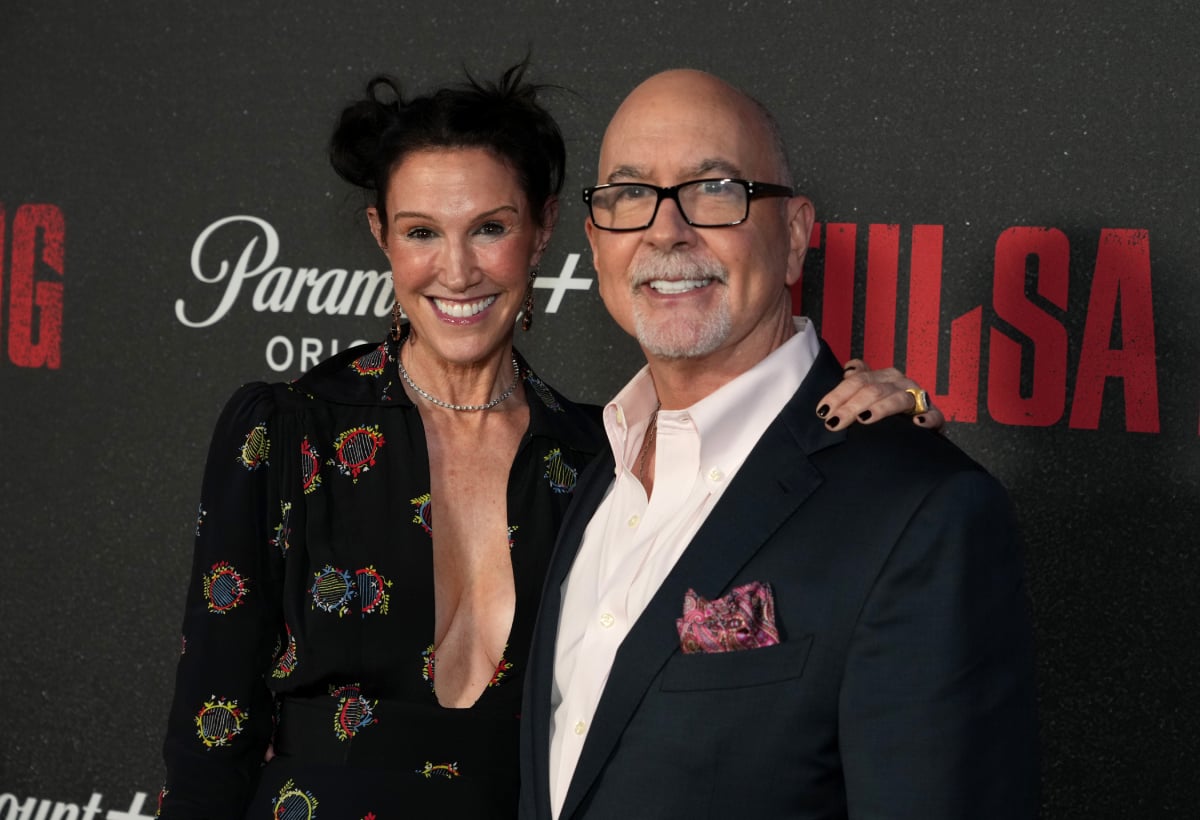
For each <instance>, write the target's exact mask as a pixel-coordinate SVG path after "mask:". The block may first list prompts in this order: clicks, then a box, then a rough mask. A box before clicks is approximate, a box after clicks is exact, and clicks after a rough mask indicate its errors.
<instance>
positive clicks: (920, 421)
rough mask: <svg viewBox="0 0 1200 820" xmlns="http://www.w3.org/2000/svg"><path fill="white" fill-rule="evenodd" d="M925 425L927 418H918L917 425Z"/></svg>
mask: <svg viewBox="0 0 1200 820" xmlns="http://www.w3.org/2000/svg"><path fill="white" fill-rule="evenodd" d="M924 423H925V417H924V416H917V424H924Z"/></svg>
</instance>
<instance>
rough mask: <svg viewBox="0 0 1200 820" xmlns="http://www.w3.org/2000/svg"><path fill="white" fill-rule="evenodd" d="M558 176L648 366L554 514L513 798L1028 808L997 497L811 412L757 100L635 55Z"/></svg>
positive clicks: (979, 475) (1009, 583)
mask: <svg viewBox="0 0 1200 820" xmlns="http://www.w3.org/2000/svg"><path fill="white" fill-rule="evenodd" d="M584 198H585V201H586V202H587V203H588V209H589V216H588V220H587V223H586V230H587V235H588V239H589V241H590V243H591V248H592V254H593V257H594V262H595V267H596V270H597V273H598V276H599V282H600V294H601V296H602V298H603V300H604V303H605V306H606V307H607V308H608V310H609V312H610V313H611V314H612V316H613V318H614V319H615V320H616V322H617V323H618V324H619V325H620V326H621V327H622V328H623V329H624V330H626V331H627V332H628V333H630V334H631V335H633V336H635V337H636V338H637V340H638V343H639V345H640V346H641V348H642V350H643V352H644V353H645V355H646V361H647V366H646V367H645V368H644V369H643V370H642V371H640V372H639V373H638V374H637V375H636V376H635V377H634V378H633V379H632V381H630V382H629V384H628V385H627V386H626V387H625V388H624V389H622V390H621V392H620V393H618V394H617V396H616V397H615V398H614V399H613V400H612V401H611V402H610V403H609V404H608V405H607V406H606V407H605V410H604V423H605V427H606V429H607V432H608V438H609V441H610V444H611V448H612V452H611V453H610V454H609V455H608V458H607V460H606V459H604V458H600V459H598V460H597V461H598V463H597V464H595V465H593V467H592V469H591V470H590V471H589V472H588V473H587V474H585V476H584V477H583V478H582V479H581V480H580V482H579V484H578V486H577V488H576V492H575V501H574V503H573V506H572V508H571V511H570V512H569V513H568V517H567V520H566V522H565V524H564V526H563V529H562V532H561V534H560V536H559V541H558V546H557V551H556V554H555V558H554V559H553V562H552V565H551V569H550V574H549V577H548V580H547V586H546V590H545V597H544V598H543V604H542V611H541V615H540V619H539V623H538V627H537V631H536V634H535V641H534V648H533V653H532V655H531V658H530V676H529V680H528V684H527V689H526V697H525V705H524V711H523V720H522V746H521V753H522V795H521V801H522V802H521V816H522V817H523V818H526V820H530V819H531V818H584V817H587V818H618V817H619V818H648V817H653V818H657V817H680V818H683V817H687V818H691V817H743V818H774V817H780V818H782V817H787V818H847V817H852V818H914V820H915V819H916V818H920V820H931V819H938V818H971V820H980V819H981V818H1001V817H1003V818H1021V817H1033V816H1035V814H1036V810H1037V779H1038V766H1037V752H1036V749H1037V726H1036V717H1035V692H1034V682H1033V662H1032V648H1031V643H1032V641H1031V628H1030V622H1029V615H1028V606H1027V595H1026V591H1025V587H1024V581H1023V572H1022V567H1021V560H1020V554H1019V552H1020V550H1019V542H1018V536H1017V532H1016V526H1015V524H1014V521H1013V516H1012V512H1011V510H1010V507H1009V503H1008V498H1007V495H1006V493H1005V491H1004V490H1003V488H1002V487H1001V486H1000V485H999V484H998V483H997V482H996V481H995V480H994V479H993V478H992V477H991V476H989V475H988V474H987V473H986V472H985V471H984V470H983V469H982V468H981V467H980V466H979V465H978V464H976V463H975V462H973V461H971V460H970V459H969V458H968V457H967V456H965V455H964V454H963V453H962V452H960V451H959V450H958V449H956V448H955V447H954V446H953V445H952V444H950V443H949V442H948V441H946V440H945V439H944V438H943V437H941V436H934V435H929V434H928V433H925V432H923V431H921V430H919V429H917V428H915V427H913V426H912V425H910V424H908V423H906V422H904V421H902V420H897V419H888V420H885V421H883V422H880V423H878V424H874V425H871V426H859V425H856V426H855V427H852V428H850V429H848V430H844V431H838V430H833V429H831V425H828V424H826V423H823V422H822V420H821V419H819V418H817V417H815V416H814V414H813V413H812V410H811V408H812V407H813V406H814V405H816V404H817V403H818V402H817V400H818V399H819V398H820V397H821V396H822V395H824V394H825V393H827V392H828V391H829V390H830V389H832V388H833V387H834V386H835V385H836V384H837V382H838V380H839V379H840V377H841V373H842V371H841V367H840V366H839V365H838V363H837V361H836V360H835V358H834V357H833V355H832V353H831V352H830V350H829V349H828V348H827V347H826V346H825V345H824V344H823V343H822V342H821V341H820V340H819V339H818V337H817V334H816V332H815V329H814V328H813V326H812V324H811V323H809V322H808V321H806V320H805V319H803V318H799V319H794V318H793V317H792V315H791V300H790V297H789V292H788V288H789V286H791V285H792V284H793V283H794V282H796V281H797V280H798V278H799V276H800V272H801V266H802V264H803V261H804V255H805V252H806V250H807V247H808V238H809V232H810V230H811V228H812V224H813V205H812V203H811V202H809V200H807V199H806V198H804V197H803V196H798V195H795V193H794V192H793V191H792V189H791V188H790V187H789V179H788V171H787V160H786V154H785V151H784V148H783V147H782V142H781V140H780V138H779V135H778V129H777V128H776V126H775V124H774V122H773V121H772V120H771V118H770V116H769V115H768V114H767V112H766V111H765V110H764V109H763V108H762V107H761V106H760V105H759V104H758V103H756V102H755V101H754V100H753V99H751V98H749V97H748V96H746V95H745V94H743V93H742V92H740V91H738V90H737V89H735V88H733V87H731V86H730V85H728V84H726V83H724V82H722V81H721V80H719V79H717V78H715V77H713V76H711V75H708V74H704V73H702V72H697V71H684V70H677V71H668V72H664V73H662V74H658V75H655V76H654V77H651V78H650V79H648V80H646V81H645V82H644V83H642V84H641V85H639V86H638V87H637V88H636V89H635V90H634V91H633V92H632V93H631V94H630V95H629V96H628V97H627V98H626V99H625V101H624V102H623V103H622V105H621V106H620V108H619V109H618V110H617V112H616V114H615V116H614V117H613V119H612V122H611V123H610V124H609V127H608V129H607V131H606V132H605V135H604V141H603V144H602V147H601V151H600V168H599V184H598V185H596V186H594V187H592V188H589V189H587V190H586V191H585V192H584Z"/></svg>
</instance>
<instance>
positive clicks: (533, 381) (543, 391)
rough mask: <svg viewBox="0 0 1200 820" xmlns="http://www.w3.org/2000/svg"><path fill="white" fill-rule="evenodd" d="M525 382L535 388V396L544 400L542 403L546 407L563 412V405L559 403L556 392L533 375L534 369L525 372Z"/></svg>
mask: <svg viewBox="0 0 1200 820" xmlns="http://www.w3.org/2000/svg"><path fill="white" fill-rule="evenodd" d="M525 383H526V384H528V385H529V387H530V388H531V389H532V390H533V393H534V395H535V396H537V397H538V398H539V399H541V400H542V404H544V405H546V409H547V410H549V411H551V412H552V413H561V412H563V409H562V405H561V404H559V403H558V399H556V398H554V393H553V392H551V390H550V388H549V387H548V386H547V385H546V383H545V382H544V381H542V380H541V379H539V378H538V377H537V376H535V375H533V371H532V370H531V371H529V372H528V373H526V374H525Z"/></svg>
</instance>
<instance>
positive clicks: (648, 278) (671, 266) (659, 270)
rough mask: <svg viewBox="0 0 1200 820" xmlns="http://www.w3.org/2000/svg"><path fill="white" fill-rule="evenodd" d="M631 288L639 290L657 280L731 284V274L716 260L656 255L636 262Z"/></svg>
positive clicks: (632, 272) (680, 255) (672, 254)
mask: <svg viewBox="0 0 1200 820" xmlns="http://www.w3.org/2000/svg"><path fill="white" fill-rule="evenodd" d="M631 274H632V275H631V278H630V286H631V287H632V288H633V289H634V290H637V289H638V288H640V287H641V286H642V285H645V284H646V283H647V282H653V281H655V280H660V281H667V282H678V281H682V280H686V279H712V280H715V281H717V282H720V283H721V284H727V283H728V282H729V272H728V271H726V270H725V267H724V266H723V265H721V263H720V262H717V261H716V260H715V259H703V258H702V259H697V258H694V257H692V256H690V255H685V254H679V253H655V254H653V255H651V256H644V257H641V258H639V259H636V260H634V263H633V267H632V268H631Z"/></svg>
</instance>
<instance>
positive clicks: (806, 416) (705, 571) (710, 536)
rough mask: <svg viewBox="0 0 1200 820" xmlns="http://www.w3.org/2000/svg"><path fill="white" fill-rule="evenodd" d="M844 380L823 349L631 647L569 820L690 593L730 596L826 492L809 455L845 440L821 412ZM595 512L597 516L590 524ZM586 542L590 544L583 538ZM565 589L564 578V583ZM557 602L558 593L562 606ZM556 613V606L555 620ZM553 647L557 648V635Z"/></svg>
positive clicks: (624, 647)
mask: <svg viewBox="0 0 1200 820" xmlns="http://www.w3.org/2000/svg"><path fill="white" fill-rule="evenodd" d="M840 377H841V369H840V367H838V365H837V360H836V359H835V358H834V357H833V355H832V353H830V352H829V350H828V349H827V348H825V347H824V345H823V349H822V352H821V355H820V356H818V358H817V360H816V361H815V362H814V363H813V367H812V370H811V371H810V373H809V375H808V377H806V378H805V380H804V382H803V383H802V384H801V385H800V388H799V389H798V390H797V391H796V394H795V395H794V396H793V397H792V399H791V400H790V401H789V402H788V404H787V406H786V407H785V408H784V409H783V411H782V412H781V413H780V415H779V417H777V418H776V419H775V421H774V422H772V424H771V426H770V427H768V428H767V431H766V432H765V433H764V434H763V436H762V438H761V439H759V441H758V444H757V445H756V446H755V448H754V450H753V451H752V452H751V453H750V455H749V457H748V458H747V459H746V462H745V463H744V464H743V465H742V468H741V469H740V470H739V471H738V474H737V477H736V478H735V479H734V481H733V483H732V484H731V485H730V486H729V488H728V489H727V490H726V491H725V494H724V495H723V496H722V497H721V500H720V501H719V502H718V503H717V505H716V507H714V508H713V510H712V512H711V513H710V514H709V516H708V518H707V520H706V521H705V523H704V525H703V526H702V527H701V528H700V530H699V532H697V533H696V536H695V537H694V538H693V539H692V542H691V543H690V544H689V545H688V547H687V549H686V550H685V551H684V553H683V555H682V556H680V558H679V561H678V562H677V563H676V564H675V566H674V568H673V569H672V570H671V572H670V573H669V574H668V575H667V578H666V580H664V581H663V583H662V585H661V586H660V587H659V590H658V592H657V593H656V594H655V596H654V597H653V598H652V599H651V600H650V603H649V604H648V605H647V606H646V609H645V611H644V612H642V614H641V616H640V617H639V618H638V620H637V623H635V624H634V626H633V628H632V629H631V630H630V632H629V634H628V635H627V636H626V638H625V640H624V642H622V644H621V648H620V649H619V650H618V651H617V655H616V657H615V658H614V660H613V666H612V670H611V672H610V673H609V678H608V682H607V684H606V685H605V688H604V694H603V695H602V696H601V698H600V703H599V705H598V706H597V709H596V714H595V717H594V718H593V720H592V728H591V730H590V731H589V734H588V738H587V741H586V742H585V744H584V747H583V750H582V753H581V755H580V758H579V763H578V764H577V766H576V768H575V773H574V776H573V779H572V781H571V786H570V789H569V790H568V793H567V797H566V801H565V803H564V805H563V811H562V815H561V816H562V817H570V816H571V814H572V812H573V811H574V810H575V809H576V808H577V807H578V805H579V803H580V802H581V801H582V800H583V798H584V796H585V795H586V794H587V792H588V790H589V789H590V788H591V786H592V783H593V782H594V781H595V779H596V777H597V776H598V775H599V773H600V771H601V769H602V768H603V767H604V764H605V761H607V760H608V758H609V756H610V755H611V754H612V750H613V748H614V747H615V746H616V744H617V741H618V740H619V739H620V736H621V734H622V733H623V732H624V730H625V727H626V726H627V725H628V724H629V722H630V719H631V718H632V716H633V713H634V712H635V711H636V709H637V707H638V704H639V703H640V702H641V700H642V697H643V696H644V695H645V692H646V690H647V688H648V687H649V686H650V683H651V682H652V681H653V680H654V678H655V677H656V676H657V675H658V673H659V671H660V670H661V669H662V667H663V665H664V664H665V663H666V662H667V660H668V659H669V658H670V657H671V655H672V654H674V653H675V652H676V651H677V650H678V648H679V633H678V631H677V629H676V626H675V619H676V618H678V617H680V615H681V614H682V612H683V596H684V593H685V592H686V591H687V589H688V588H689V587H690V588H692V589H695V590H696V591H697V592H698V593H699V594H701V595H703V596H705V597H714V596H717V595H720V594H723V593H724V591H725V588H726V587H727V586H728V585H729V584H730V582H731V581H732V580H733V578H734V577H735V576H736V575H737V573H738V572H739V571H740V570H741V569H742V567H744V566H745V565H746V563H747V562H748V561H750V559H751V558H753V556H754V554H755V553H757V552H758V550H759V549H760V548H761V547H762V546H763V544H765V543H766V542H767V541H768V540H769V539H770V537H771V535H772V534H773V533H774V532H775V531H776V530H777V529H778V528H779V527H780V526H781V525H782V524H783V523H784V522H785V521H786V520H787V519H788V518H789V517H790V516H791V515H792V514H793V513H794V512H795V511H796V509H797V508H799V507H800V505H801V504H803V503H804V501H805V499H807V498H808V497H809V495H811V494H812V492H813V491H814V490H815V489H816V488H817V487H818V486H819V485H820V483H821V475H820V473H819V472H818V471H817V469H816V468H815V467H814V466H813V465H812V463H811V462H810V460H809V458H808V454H810V453H812V452H815V451H816V450H819V449H822V448H824V447H827V446H830V445H833V444H836V443H838V442H840V441H842V439H843V438H844V437H845V436H844V434H843V433H831V432H829V431H827V430H825V428H824V425H822V424H821V423H820V422H819V421H818V420H817V419H816V417H815V415H814V414H813V409H814V408H815V407H816V403H817V400H818V399H819V398H820V397H821V396H822V395H824V394H825V393H826V392H828V390H830V389H831V388H832V386H833V385H834V384H836V383H837V381H838V379H839V378H840ZM598 501H599V499H597V503H598ZM594 509H595V507H594V506H592V507H591V508H590V509H589V514H590V510H594ZM585 524H586V522H585ZM578 535H579V537H581V536H582V529H580V532H579V534H578ZM576 546H577V544H576ZM560 547H561V545H560ZM572 559H573V556H572ZM564 573H565V571H564ZM561 581H562V578H561V577H559V578H558V579H557V583H559V584H560V583H561ZM557 592H558V590H557V587H555V589H554V593H555V601H556V602H557V600H558V597H557ZM557 611H558V610H557V606H556V607H555V610H554V612H555V615H556V616H557ZM555 629H557V617H556V618H555ZM550 637H551V639H553V634H551V636H550ZM551 663H553V658H551ZM547 732H548V725H547Z"/></svg>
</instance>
